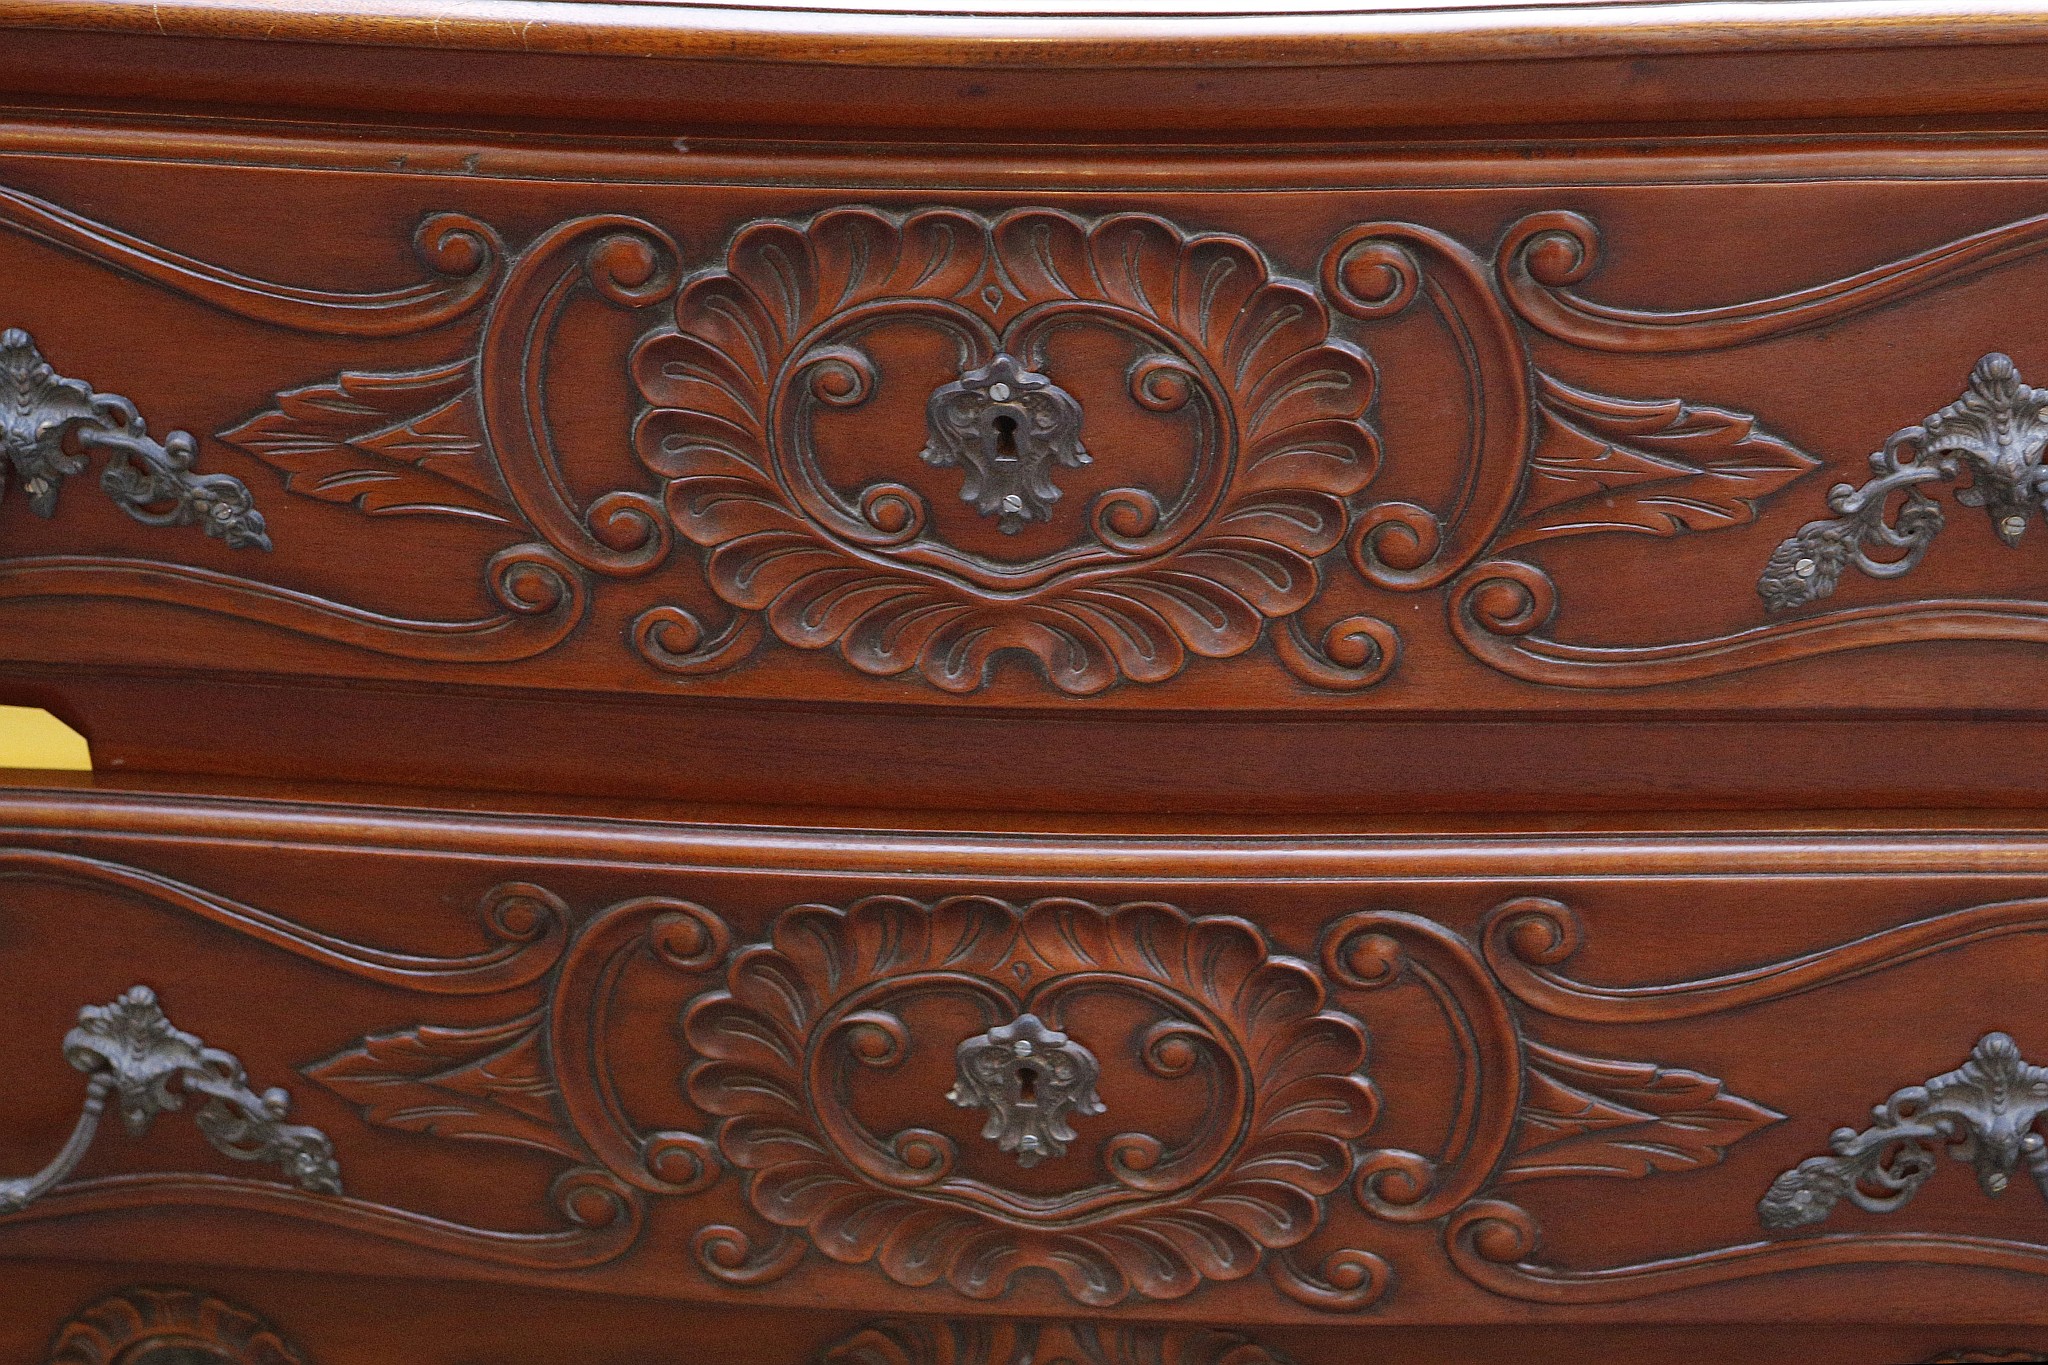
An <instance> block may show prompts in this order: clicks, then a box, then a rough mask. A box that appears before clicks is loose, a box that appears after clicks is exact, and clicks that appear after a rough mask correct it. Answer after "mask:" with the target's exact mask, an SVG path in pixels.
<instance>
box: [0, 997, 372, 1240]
mask: <svg viewBox="0 0 2048 1365" xmlns="http://www.w3.org/2000/svg"><path fill="white" fill-rule="evenodd" d="M64 1057H65V1060H67V1061H69V1062H70V1063H71V1065H73V1066H75V1067H77V1068H78V1069H79V1070H80V1071H83V1072H84V1073H85V1074H86V1075H87V1076H88V1077H90V1078H91V1080H90V1082H89V1083H88V1085H87V1087H86V1092H85V1106H84V1108H83V1110H82V1111H81V1112H80V1114H79V1116H78V1123H77V1126H76V1127H74V1128H73V1129H72V1131H71V1137H70V1140H69V1141H67V1142H66V1143H65V1144H64V1149H63V1150H62V1151H61V1152H59V1153H58V1154H57V1155H56V1156H55V1157H54V1158H52V1159H51V1161H50V1163H49V1164H48V1165H47V1166H45V1167H43V1169H42V1170H40V1171H37V1172H36V1173H35V1174H34V1175H30V1176H23V1177H19V1178H16V1179H12V1180H0V1213H13V1212H16V1211H19V1210H21V1209H25V1208H27V1207H28V1206H29V1205H30V1204H33V1203H35V1202H36V1200H38V1199H40V1198H42V1197H43V1196H44V1195H46V1194H48V1193H49V1192H50V1191H51V1190H53V1189H55V1188H56V1187H57V1186H58V1185H59V1184H61V1183H62V1182H63V1181H64V1179H65V1178H66V1177H67V1176H69V1175H70V1174H71V1173H72V1172H73V1171H74V1170H76V1169H77V1168H78V1163H79V1162H80V1161H82V1160H84V1159H85V1154H86V1152H87V1150H88V1149H90V1148H91V1146H92V1141H93V1138H94V1136H95V1135H96V1134H97V1133H98V1132H99V1125H100V1115H101V1114H102V1113H103V1112H104V1111H105V1109H106V1106H107V1104H108V1102H109V1101H111V1102H112V1103H113V1104H114V1105H115V1107H116V1108H117V1109H118V1110H119V1111H120V1114H121V1119H122V1122H123V1123H124V1124H126V1126H127V1129H128V1134H129V1136H131V1137H141V1136H142V1135H143V1134H144V1133H146V1132H148V1131H149V1126H150V1124H151V1123H152V1122H153V1121H154V1120H155V1118H156V1117H157V1115H159V1114H162V1113H166V1112H169V1111H172V1110H177V1109H182V1108H184V1106H185V1101H186V1100H187V1099H188V1098H189V1099H196V1100H200V1101H202V1103H201V1104H200V1106H199V1108H198V1110H197V1111H196V1112H195V1113H194V1114H193V1120H194V1122H196V1123H197V1124H198V1125H199V1131H200V1132H201V1133H203V1134H205V1136H206V1140H207V1141H208V1142H210V1143H212V1144H213V1146H214V1148H215V1149H216V1150H218V1151H220V1152H223V1153H225V1154H226V1155H228V1156H231V1157H234V1158H235V1159H236V1160H238V1161H263V1162H269V1163H271V1164H274V1165H276V1166H278V1167H279V1168H280V1169H281V1170H282V1171H283V1172H284V1174H285V1176H286V1177H287V1178H288V1179H290V1180H291V1181H292V1182H293V1183H294V1184H296V1185H298V1186H299V1187H300V1188H301V1189H305V1190H309V1191H312V1192H314V1193H317V1194H340V1193H341V1174H340V1171H339V1170H338V1168H337V1167H336V1165H335V1161H334V1146H333V1144H332V1143H330V1142H329V1141H328V1140H327V1135H326V1134H324V1133H322V1132H321V1131H320V1130H319V1129H317V1128H307V1127H303V1126H301V1125H297V1124H290V1123H286V1122H285V1121H284V1118H285V1115H286V1114H287V1113H288V1112H289V1111H290V1107H291V1096H290V1095H289V1094H287V1093H286V1092H285V1091H283V1090H278V1089H271V1090H266V1091H264V1092H263V1093H262V1094H260V1095H259V1094H257V1093H256V1092H255V1091H253V1090H251V1089H250V1088H249V1085H248V1078H247V1076H246V1075H245V1074H244V1072H243V1070H242V1064H241V1063H240V1062H238V1061H236V1060H235V1059H234V1057H233V1056H231V1055H230V1054H228V1053H225V1052H222V1051H221V1050H220V1049H219V1048H211V1047H208V1046H206V1044H204V1043H202V1042H201V1041H200V1040H199V1039H197V1038H195V1037H193V1036H192V1035H191V1034H189V1033H185V1032H183V1031H181V1030H179V1029H177V1028H174V1027H172V1025H171V1021H170V1020H168V1019H166V1018H165V1017H164V1013H163V1010H162V1009H160V1008H159V1007H158V1006H157V1002H156V996H155V995H154V994H153V993H152V992H151V991H150V990H149V988H148V987H146V986H136V987H135V988H133V989H132V990H129V991H127V992H126V993H125V994H123V995H122V996H121V997H120V998H119V999H118V1000H115V1001H114V1002H113V1003H112V1004H107V1005H88V1006H86V1007H85V1008H84V1009H82V1010H80V1011H79V1012H78V1027H77V1028H74V1029H73V1030H71V1032H70V1033H68V1034H67V1035H65V1038H64Z"/></svg>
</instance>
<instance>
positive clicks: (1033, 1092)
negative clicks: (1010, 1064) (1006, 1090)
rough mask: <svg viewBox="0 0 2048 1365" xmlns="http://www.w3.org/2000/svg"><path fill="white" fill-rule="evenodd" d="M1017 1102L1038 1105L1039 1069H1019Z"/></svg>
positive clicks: (1027, 1067)
mask: <svg viewBox="0 0 2048 1365" xmlns="http://www.w3.org/2000/svg"><path fill="white" fill-rule="evenodd" d="M1017 1102H1018V1103H1019V1104H1036V1103H1038V1068H1037V1067H1035V1066H1020V1067H1018V1068H1017Z"/></svg>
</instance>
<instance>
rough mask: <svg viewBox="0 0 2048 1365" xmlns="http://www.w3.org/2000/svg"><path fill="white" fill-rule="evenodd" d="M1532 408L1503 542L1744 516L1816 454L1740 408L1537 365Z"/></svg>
mask: <svg viewBox="0 0 2048 1365" xmlns="http://www.w3.org/2000/svg"><path fill="white" fill-rule="evenodd" d="M1537 411H1538V413H1539V414H1540V416H1541V419H1542V423H1541V428H1540V437H1539V441H1538V444H1537V447H1536V453H1535V458H1534V459H1533V460H1532V461H1531V463H1530V469H1529V481H1528V485H1527V487H1526V489H1525V491H1524V493H1523V497H1522V501H1521V504H1520V507H1519V510H1518V511H1517V514H1516V517H1515V520H1514V523H1513V525H1512V526H1511V527H1510V529H1509V531H1508V534H1507V536H1506V537H1505V538H1504V539H1503V540H1502V542H1501V547H1502V548H1508V547H1512V546H1516V545H1526V544H1529V543H1530V542H1532V541H1538V540H1549V539H1552V538H1555V537H1558V536H1576V535H1588V534H1591V533H1594V532H1599V531H1633V532H1637V533H1639V534H1643V535H1653V536H1671V535H1677V534H1679V533H1680V532H1682V531H1719V530H1723V529H1725V528H1727V527H1730V526H1741V525H1745V524H1747V523H1748V522H1750V521H1753V520H1755V518H1756V507H1757V504H1758V503H1759V502H1762V501H1763V500H1764V499H1766V498H1768V497H1770V496H1771V495H1772V494H1774V493H1776V492H1777V491H1778V490H1779V489H1780V488H1782V487H1784V486H1785V485H1786V484H1787V483H1790V482H1791V481H1792V480H1794V479H1796V478H1798V477H1799V476H1800V475H1802V474H1804V473H1806V472H1807V471H1808V470H1810V469H1813V468H1815V467H1816V466H1817V465H1818V464H1819V463H1820V462H1819V461H1818V460H1816V459H1815V458H1814V457H1813V456H1811V455H1808V454H1806V453H1805V452H1804V451H1801V450H1798V449H1795V448H1794V447H1792V446H1790V445H1788V444H1786V443H1785V442H1784V441H1781V440H1779V439H1778V438H1776V437H1775V436H1770V435H1767V434H1766V433H1764V432H1762V431H1760V430H1758V428H1757V425H1756V419H1755V418H1754V417H1751V416H1749V415H1748V414H1746V413H1739V412H1729V411H1727V410H1725V409H1722V408H1713V407H1704V406H1700V405H1696V404H1692V403H1688V402H1686V401H1684V400H1683V399H1678V398H1664V399H1653V400H1641V399H1633V398H1608V397H1605V396H1603V395H1600V394H1595V393H1587V392H1584V391H1583V390H1580V389H1575V388H1572V387H1571V386H1570V385H1568V384H1562V383H1560V382H1558V381H1557V380H1555V379H1552V378H1550V377H1549V376H1548V375H1538V376H1537Z"/></svg>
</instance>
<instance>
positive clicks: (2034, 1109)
mask: <svg viewBox="0 0 2048 1365" xmlns="http://www.w3.org/2000/svg"><path fill="white" fill-rule="evenodd" d="M2044 1114H2048V1067H2039V1066H2033V1065H2030V1064H2028V1063H2027V1062H2026V1061H2024V1060H2023V1059H2022V1058H2021V1057H2020V1050H2019V1045H2018V1044H2016V1043H2014V1042H2013V1040H2012V1039H2011V1038H2010V1037H2008V1036H2006V1035H2005V1034H2003V1033H1987V1034H1985V1035H1984V1037H1983V1038H1982V1039H1980V1040H1978V1043H1977V1046H1976V1047H1975V1048H1973V1049H1971V1052H1970V1059H1969V1060H1968V1061H1967V1062H1965V1063H1963V1065H1962V1066H1961V1067H1959V1068H1957V1069H1956V1070H1954V1071H1950V1072H1947V1073H1945V1074H1943V1075H1940V1076H1937V1077H1935V1078H1934V1079H1933V1080H1931V1081H1928V1082H1926V1083H1925V1084H1922V1085H1909V1086H1907V1087H1906V1088H1905V1089H1903V1090H1900V1091H1898V1092H1897V1093H1895V1094H1894V1095H1893V1096H1892V1097H1891V1098H1890V1099H1888V1100H1886V1101H1885V1102H1884V1103H1883V1104H1881V1105H1879V1106H1878V1107H1877V1110H1876V1119H1877V1121H1876V1122H1875V1123H1874V1124H1872V1125H1871V1126H1870V1127H1868V1128H1866V1129H1864V1130H1863V1131H1861V1132H1858V1131H1856V1130H1855V1129H1853V1128H1841V1129H1837V1130H1836V1132H1835V1134H1834V1137H1833V1139H1832V1141H1831V1142H1830V1144H1829V1145H1830V1146H1832V1147H1833V1148H1834V1154H1833V1155H1832V1156H1817V1157H1812V1158H1810V1159H1808V1160H1806V1161H1802V1162H1800V1163H1799V1165H1798V1166H1797V1167H1796V1168H1794V1169H1792V1170H1789V1171H1787V1172H1785V1173H1784V1174H1783V1175H1781V1176H1779V1177H1778V1178H1777V1179H1776V1180H1774V1181H1772V1182H1771V1188H1770V1192H1769V1193H1768V1194H1766V1195H1765V1196H1764V1198H1763V1202H1762V1203H1761V1204H1759V1205H1758V1206H1757V1217H1758V1218H1759V1219H1760V1220H1761V1221H1762V1223H1763V1225H1764V1226H1765V1227H1767V1228H1796V1227H1803V1226H1805V1225H1807V1224H1809V1223H1819V1222H1822V1221H1824V1220H1825V1219H1826V1218H1827V1216H1828V1215H1829V1214H1830V1213H1832V1212H1834V1209H1835V1206H1836V1205H1837V1204H1839V1203H1840V1202H1841V1201H1842V1200H1844V1199H1847V1200H1848V1201H1849V1202H1850V1203H1852V1204H1854V1205H1855V1206H1856V1207H1857V1208H1859V1209H1862V1210H1863V1211H1864V1212H1866V1213H1890V1212H1892V1211H1893V1210H1895V1209H1898V1208H1901V1207H1903V1206H1904V1205H1905V1203H1906V1201H1908V1200H1910V1199H1911V1198H1912V1197H1913V1196H1914V1194H1915V1193H1917V1192H1918V1191H1919V1189H1920V1186H1921V1185H1922V1184H1924V1183H1926V1181H1927V1178H1928V1177H1929V1176H1931V1175H1933V1174H1934V1171H1935V1166H1936V1164H1937V1160H1938V1158H1939V1156H1940V1154H1941V1153H1942V1151H1944V1150H1946V1151H1947V1152H1948V1154H1949V1155H1950V1156H1952V1157H1954V1158H1955V1159H1956V1160H1957V1161H1962V1162H1968V1163H1969V1164H1970V1166H1972V1167H1973V1168H1974V1169H1975V1171H1976V1173H1977V1183H1978V1185H1980V1186H1981V1187H1982V1188H1983V1190H1984V1193H1986V1194H1988V1195H1993V1196H1996V1195H2001V1194H2004V1193H2005V1190H2006V1186H2007V1185H2009V1184H2010V1183H2011V1182H2012V1178H2013V1176H2014V1175H2016V1174H2017V1173H2018V1172H2019V1169H2020V1167H2021V1166H2023V1165H2024V1166H2025V1167H2026V1172H2027V1174H2028V1175H2030V1176H2032V1177H2033V1179H2034V1182H2035V1183H2036V1184H2037V1185H2039V1186H2040V1187H2041V1190H2042V1193H2043V1194H2044V1195H2048V1138H2044V1137H2043V1136H2042V1135H2041V1133H2040V1132H2039V1131H2037V1125H2038V1124H2039V1123H2040V1121H2041V1118H2042V1116H2043V1115H2044Z"/></svg>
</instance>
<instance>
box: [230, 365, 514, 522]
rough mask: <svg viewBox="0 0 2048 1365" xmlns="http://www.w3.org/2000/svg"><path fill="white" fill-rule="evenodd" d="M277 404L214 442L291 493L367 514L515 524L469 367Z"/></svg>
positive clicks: (366, 375) (370, 381)
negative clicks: (259, 466) (256, 464)
mask: <svg viewBox="0 0 2048 1365" xmlns="http://www.w3.org/2000/svg"><path fill="white" fill-rule="evenodd" d="M276 402H277V406H276V407H274V408H271V409H269V410H268V411H265V412H260V413H258V414H256V415H255V416H254V417H251V418H250V419H248V420H247V421H245V422H243V423H241V424H240V425H238V426H235V427H232V428H230V429H228V430H227V431H223V432H222V433H221V436H220V439H221V440H223V441H226V442H227V443H228V444H229V445H232V446H235V447H236V448H238V449H240V450H243V451H245V452H247V453H248V454H249V455H251V456H253V457H255V458H256V459H258V460H261V461H262V462H263V463H264V464H267V465H269V466H270V467H271V468H273V469H275V470H277V471H278V472H279V473H281V474H283V475H284V484H285V488H286V490H287V491H289V492H292V493H296V494H298V495H299V496H301V497H307V498H312V499H314V500H316V501H319V502H331V503H341V504H344V505H347V506H351V507H353V508H355V509H356V510H357V511H359V512H361V513H363V514H364V515H366V516H396V515H407V514H411V515H439V516H451V517H462V518H466V519H470V520H477V521H488V522H494V523H503V524H511V522H512V516H511V498H510V495H509V494H508V493H507V492H506V491H505V488H504V482H503V480H502V478H500V476H499V475H498V473H497V471H496V469H495V468H494V467H493V466H492V463H491V459H490V456H489V453H488V452H487V451H486V450H485V447H484V437H483V420H482V417H481V415H480V414H479V412H478V411H477V407H476V391H475V387H474V382H473V379H472V377H471V373H470V370H469V368H468V367H467V366H455V367H450V368H445V369H438V370H424V371H416V372H408V373H403V374H383V373H371V372H357V371H349V372H346V373H343V374H340V375H337V376H335V377H334V378H333V379H332V380H330V381H328V382H326V383H321V384H309V385H306V386H305V387H303V388H297V389H289V390H286V391H285V392H282V393H280V394H278V395H277V398H276Z"/></svg>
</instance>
